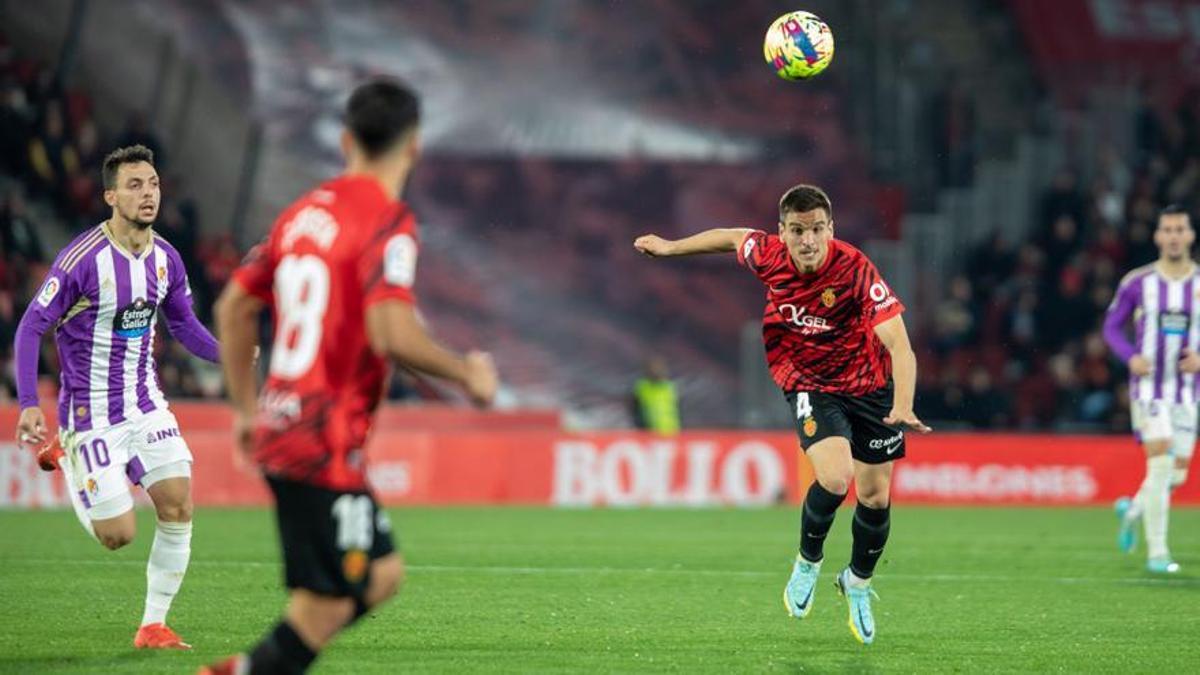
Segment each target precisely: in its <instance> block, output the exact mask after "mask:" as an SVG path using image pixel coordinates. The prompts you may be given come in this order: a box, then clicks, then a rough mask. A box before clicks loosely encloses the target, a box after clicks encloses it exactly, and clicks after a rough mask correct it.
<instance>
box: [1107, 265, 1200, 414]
mask: <svg viewBox="0 0 1200 675" xmlns="http://www.w3.org/2000/svg"><path fill="white" fill-rule="evenodd" d="M1198 295H1200V270H1198V269H1197V267H1196V266H1195V265H1193V266H1192V271H1191V272H1190V273H1188V274H1187V276H1185V277H1183V278H1181V279H1168V278H1167V277H1165V276H1163V274H1162V273H1161V272H1159V270H1158V266H1157V265H1146V266H1143V267H1139V268H1137V269H1135V270H1133V271H1132V272H1130V273H1129V274H1127V275H1125V278H1124V279H1122V280H1121V285H1120V286H1119V287H1118V288H1117V294H1116V297H1114V298H1113V301H1112V304H1110V305H1109V307H1108V313H1107V315H1106V316H1105V318H1104V339H1105V340H1106V341H1107V342H1108V344H1109V346H1110V347H1111V348H1112V350H1113V352H1114V353H1116V355H1117V356H1118V357H1119V358H1120V359H1121V360H1122V361H1126V362H1128V361H1129V359H1130V358H1132V357H1133V356H1134V355H1137V354H1141V355H1142V356H1144V357H1145V358H1146V359H1147V360H1149V362H1150V366H1151V371H1152V372H1151V373H1150V374H1149V375H1146V376H1144V377H1137V376H1134V375H1132V374H1130V377H1129V382H1130V385H1129V397H1130V399H1131V400H1134V401H1164V402H1167V403H1183V404H1192V403H1195V402H1196V398H1197V397H1196V384H1197V382H1196V374H1195V373H1185V372H1183V371H1182V370H1180V369H1179V359H1180V357H1181V356H1182V353H1183V350H1184V349H1185V348H1187V349H1190V350H1193V351H1195V350H1197V349H1200V302H1198V300H1200V298H1198V297H1197V296H1198ZM1130 318H1132V319H1133V341H1132V342H1130V340H1129V338H1128V337H1127V335H1126V332H1125V328H1126V325H1127V323H1128V322H1129V319H1130Z"/></svg>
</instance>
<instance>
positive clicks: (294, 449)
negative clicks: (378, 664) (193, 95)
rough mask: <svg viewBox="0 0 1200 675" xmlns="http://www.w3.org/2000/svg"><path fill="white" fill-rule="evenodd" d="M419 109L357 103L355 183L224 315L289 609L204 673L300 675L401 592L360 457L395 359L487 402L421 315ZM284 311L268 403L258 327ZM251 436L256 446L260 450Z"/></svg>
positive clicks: (307, 206) (332, 190)
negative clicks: (412, 201)
mask: <svg viewBox="0 0 1200 675" xmlns="http://www.w3.org/2000/svg"><path fill="white" fill-rule="evenodd" d="M418 107H419V106H418V101H417V98H416V96H415V95H414V94H413V93H412V92H411V91H409V90H408V88H406V87H405V86H404V85H402V84H400V83H399V82H396V81H394V80H386V79H381V80H376V81H373V82H370V83H368V84H364V85H362V86H360V87H359V88H358V89H356V90H355V91H354V93H353V95H352V96H351V97H350V100H349V103H348V104H347V107H346V114H345V117H344V120H345V125H346V129H345V130H344V131H343V132H342V150H343V152H344V153H345V155H346V161H347V168H346V172H345V173H344V174H342V175H341V176H340V177H338V178H335V179H333V180H331V181H328V182H326V183H324V184H322V185H320V186H318V187H317V188H316V189H314V190H313V191H311V192H309V193H308V194H306V195H304V196H303V197H301V198H300V199H299V200H298V201H296V202H295V203H294V204H292V205H291V206H290V207H288V208H287V209H286V210H285V211H284V212H283V213H282V215H280V217H279V219H278V220H277V221H276V223H275V226H274V227H273V228H272V230H271V233H270V235H269V237H268V238H267V240H266V242H265V243H264V244H262V245H261V246H259V247H258V248H257V249H255V250H254V251H252V252H251V253H250V255H249V256H248V258H247V260H246V262H245V263H244V264H243V265H242V267H241V268H240V269H239V270H238V271H237V273H236V274H235V275H234V280H233V282H232V283H230V284H229V286H227V287H226V289H225V291H224V293H223V294H222V297H221V299H220V300H219V301H218V304H217V317H218V326H219V335H220V336H221V339H222V342H223V344H222V354H223V356H224V357H225V358H224V370H225V377H226V379H227V381H228V385H229V393H230V397H231V398H232V400H233V405H234V408H235V423H236V429H235V431H236V433H237V443H238V444H239V447H240V448H241V450H242V451H243V452H247V453H249V452H251V448H253V452H254V459H255V461H256V462H257V463H258V465H259V467H260V468H261V469H262V471H263V473H264V475H265V477H266V480H267V483H268V485H269V486H270V488H271V491H272V492H273V493H274V495H275V501H276V504H277V506H276V514H277V518H278V524H279V531H280V540H281V543H282V545H283V557H284V567H285V575H286V583H287V587H288V588H289V589H290V591H291V594H290V601H289V603H288V608H287V612H286V614H285V616H284V618H283V619H282V620H281V621H280V622H279V623H278V624H277V625H276V626H275V628H274V629H272V631H271V632H270V633H269V634H268V635H267V636H266V637H264V638H263V640H262V641H261V642H260V643H258V645H257V646H255V647H254V648H253V649H251V650H250V651H249V652H248V653H247V654H244V655H243V654H238V655H235V656H233V657H230V658H229V659H227V660H226V661H224V662H222V663H221V664H219V665H215V666H211V667H209V668H206V669H203V670H201V672H202V673H204V672H208V673H242V672H251V673H299V672H303V671H304V670H306V669H307V668H308V667H309V666H310V665H311V664H312V662H313V660H315V659H316V657H317V654H318V653H319V652H320V651H321V650H322V649H323V648H324V647H325V646H326V645H327V644H328V643H329V641H330V640H332V639H333V637H334V636H335V635H336V634H337V633H338V632H339V631H341V630H342V629H343V628H345V627H347V626H349V625H350V624H352V623H354V622H355V621H356V620H357V619H358V618H359V617H361V616H362V615H363V614H364V613H366V612H367V610H368V609H370V608H372V607H376V606H378V605H379V604H380V603H382V602H384V601H385V600H387V599H388V598H389V597H391V596H392V595H393V594H394V593H395V592H396V589H397V587H398V585H399V583H400V579H401V576H402V572H403V567H402V562H401V559H400V556H399V555H398V554H397V553H396V552H395V550H394V549H393V545H392V538H391V534H390V529H391V528H390V525H389V523H388V519H387V516H386V514H385V513H384V512H383V511H382V510H380V508H379V506H378V504H376V502H375V499H374V497H373V496H372V495H371V492H370V489H369V487H368V485H367V480H366V466H365V459H366V458H365V457H364V455H363V448H364V446H365V445H366V442H367V436H368V434H369V432H370V428H371V422H372V417H373V415H374V411H375V409H376V407H377V406H378V405H379V399H380V396H381V394H382V392H383V384H384V380H385V375H386V373H387V359H388V358H392V359H395V360H397V361H399V362H400V363H402V364H404V365H405V366H407V367H409V368H414V369H416V370H420V371H423V372H425V373H428V374H430V375H434V376H438V377H443V378H446V379H449V380H451V381H453V382H456V383H458V384H460V385H462V386H463V388H464V389H465V390H466V392H467V394H468V395H469V396H470V398H471V399H472V400H473V401H474V402H476V403H478V404H487V403H489V402H490V401H491V400H492V398H493V396H494V395H495V392H496V387H497V378H496V370H495V366H493V365H492V360H491V357H490V356H488V355H487V354H484V353H480V352H472V353H469V354H467V355H466V356H459V355H456V354H453V353H451V352H449V351H447V350H445V349H443V348H442V347H440V346H439V345H438V344H436V343H435V342H434V341H433V340H432V339H431V338H430V337H429V335H428V334H427V333H426V332H425V330H424V328H423V327H422V324H421V321H420V319H419V318H418V315H417V311H416V308H415V306H414V302H415V298H414V295H413V290H412V287H413V280H414V276H415V273H416V262H417V231H416V224H415V222H414V220H413V215H412V212H411V211H410V210H409V208H408V205H407V204H405V203H404V201H402V200H401V199H400V194H401V192H402V189H403V186H404V183H405V181H406V180H407V178H408V175H409V172H410V171H411V170H412V168H413V165H414V163H415V162H416V159H417V153H418V147H417V125H418V118H419V112H418ZM268 305H270V306H273V307H274V310H275V344H274V347H273V350H272V352H271V360H270V372H269V374H268V378H267V382H266V385H265V387H264V390H263V393H262V396H261V399H259V400H260V404H259V405H257V406H256V403H255V401H256V398H257V397H256V395H255V389H256V383H255V375H254V371H253V369H252V367H251V359H252V355H253V350H254V346H255V343H256V341H257V317H258V315H259V313H260V311H261V310H262V309H263V308H264V307H266V306H268ZM251 431H253V439H251Z"/></svg>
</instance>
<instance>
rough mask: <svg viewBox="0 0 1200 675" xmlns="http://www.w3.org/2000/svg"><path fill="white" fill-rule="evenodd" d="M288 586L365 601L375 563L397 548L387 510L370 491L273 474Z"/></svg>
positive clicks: (272, 488) (268, 480) (272, 489)
mask: <svg viewBox="0 0 1200 675" xmlns="http://www.w3.org/2000/svg"><path fill="white" fill-rule="evenodd" d="M267 483H268V484H269V485H270V486H271V491H272V492H274V493H275V517H276V521H277V522H278V524H279V543H280V545H281V546H282V547H283V567H284V577H285V580H286V583H287V587H288V588H303V589H305V590H309V591H312V592H313V593H319V594H321V595H330V596H335V597H350V598H355V599H357V600H362V599H363V596H364V595H365V593H366V590H367V584H368V583H369V582H370V576H371V575H370V570H371V562H372V561H374V560H376V559H378V558H382V557H383V556H385V555H387V554H389V553H392V552H393V551H395V550H396V549H395V546H393V545H392V534H391V531H392V526H391V523H390V522H389V521H388V517H387V514H386V513H384V512H383V511H382V510H381V509H380V508H379V504H377V503H376V502H375V498H374V497H372V496H371V494H370V493H368V492H339V491H337V490H330V489H328V488H323V487H318V486H316V485H310V484H308V483H299V482H296V481H290V480H285V479H282V478H277V477H272V476H268V477H267Z"/></svg>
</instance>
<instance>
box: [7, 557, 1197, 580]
mask: <svg viewBox="0 0 1200 675" xmlns="http://www.w3.org/2000/svg"><path fill="white" fill-rule="evenodd" d="M12 563H18V564H26V565H37V566H47V567H54V566H56V565H94V566H129V565H136V566H138V567H144V566H145V564H146V563H145V562H144V561H141V560H86V559H74V558H63V559H49V558H3V559H0V567H3V566H4V565H7V564H12ZM191 565H192V566H198V567H271V568H279V567H280V566H281V563H276V562H263V561H261V560H246V561H234V560H193V561H191ZM405 567H406V569H408V570H409V571H412V572H432V573H442V572H470V573H481V574H500V575H504V574H512V575H529V574H680V575H691V576H711V577H769V578H783V577H784V576H786V574H785V573H786V569H782V571H776V572H766V571H756V570H713V569H686V568H682V567H679V568H663V567H520V566H502V565H406V566H405ZM880 578H882V579H904V580H910V581H945V582H963V583H974V582H981V583H1029V582H1039V581H1041V582H1044V583H1056V584H1118V585H1133V586H1200V579H1194V578H1190V577H1185V578H1175V579H1171V578H1161V579H1152V578H1139V577H1047V576H1037V575H1029V576H1014V575H1003V574H907V573H904V572H900V573H884V574H881V575H880Z"/></svg>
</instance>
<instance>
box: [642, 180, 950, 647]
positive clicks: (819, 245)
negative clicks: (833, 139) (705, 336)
mask: <svg viewBox="0 0 1200 675" xmlns="http://www.w3.org/2000/svg"><path fill="white" fill-rule="evenodd" d="M634 247H636V248H637V250H639V251H641V252H642V253H644V254H646V255H648V256H652V257H661V256H675V255H693V254H697V253H735V252H736V254H737V260H738V262H739V263H741V264H743V265H745V266H746V267H747V268H749V269H750V271H751V272H753V273H754V274H755V276H757V277H758V278H759V279H760V280H761V281H762V282H763V283H764V284H765V285H766V286H767V305H766V308H765V310H764V313H763V341H764V343H765V345H766V352H767V361H768V363H769V365H770V367H771V374H772V375H773V376H774V378H775V382H776V384H778V385H779V387H780V388H781V389H782V390H783V393H784V396H785V397H786V398H787V401H788V404H789V405H791V407H792V410H793V412H794V413H795V416H796V428H797V433H798V435H799V436H800V445H801V446H802V447H803V448H804V450H805V452H806V453H807V455H808V458H809V460H810V461H811V462H812V465H813V470H814V472H815V474H816V481H815V482H814V483H813V484H812V487H810V488H809V490H808V494H807V496H806V497H805V500H804V508H803V512H802V516H801V528H800V552H799V554H798V555H797V556H796V563H795V565H794V566H793V568H792V576H791V579H790V580H789V581H788V584H787V586H786V588H785V589H784V598H783V599H784V603H785V604H786V605H787V609H788V612H789V613H790V614H791V615H792V616H794V617H796V618H801V619H802V618H804V617H806V616H808V613H809V612H810V611H812V603H813V592H814V589H815V588H816V583H817V576H818V573H819V571H820V567H821V561H822V559H823V558H824V545H825V537H826V535H828V533H829V529H830V527H831V526H832V525H833V519H834V516H835V515H836V513H837V508H838V506H839V505H840V504H841V503H842V500H844V499H845V498H846V494H847V492H848V491H849V489H850V482H851V480H853V481H854V485H855V488H856V490H857V492H858V506H857V507H856V509H855V511H854V523H853V525H852V526H851V531H852V532H853V535H854V544H853V548H852V552H851V557H850V565H849V567H847V568H846V569H845V570H843V571H842V572H841V573H839V574H838V576H837V580H836V585H837V588H838V591H839V592H841V593H842V595H844V596H845V597H846V599H847V604H848V608H849V613H850V617H849V625H850V631H851V633H852V634H853V635H854V637H855V638H857V639H858V640H859V641H860V642H862V643H864V644H870V643H871V642H872V641H874V639H875V620H874V618H873V617H872V614H871V595H872V593H873V591H872V590H871V586H870V584H871V576H872V574H874V571H875V564H876V562H878V560H879V557H880V555H882V553H883V547H884V544H885V543H886V542H887V537H888V529H889V524H890V518H889V512H888V509H889V505H890V500H889V493H890V487H891V478H892V462H893V461H895V460H897V459H900V458H901V457H903V456H904V430H905V429H912V430H915V431H918V432H922V433H925V432H928V431H929V430H930V429H929V427H926V426H925V425H924V424H923V423H922V422H921V420H919V419H917V416H916V415H915V414H914V413H913V391H914V389H915V387H916V377H917V361H916V357H915V356H914V355H913V351H912V347H911V346H910V345H909V341H908V333H907V332H906V331H905V328H904V320H903V319H902V318H901V317H900V313H901V312H903V311H904V306H903V305H902V304H900V301H899V299H897V298H896V296H894V295H892V291H891V289H889V288H888V286H887V284H885V283H884V282H883V279H882V278H881V277H880V276H879V272H878V271H877V270H876V269H875V266H874V265H873V264H872V263H871V261H870V260H868V259H867V257H866V256H865V255H863V253H862V251H859V250H858V249H856V248H854V247H853V246H850V245H849V244H846V243H843V242H841V241H838V240H836V239H834V238H833V207H832V205H831V204H830V202H829V197H828V196H826V194H825V192H824V191H822V190H821V189H820V188H817V187H813V186H811V185H798V186H796V187H793V188H792V189H790V190H788V191H787V193H785V194H784V195H783V198H782V199H781V200H780V201H779V234H777V235H776V234H767V233H765V232H761V231H758V230H749V229H714V230H707V231H705V232H701V233H700V234H696V235H693V236H691V237H687V238H684V239H679V240H677V241H670V240H666V239H663V238H661V237H659V236H657V235H653V234H650V235H645V236H642V237H638V239H637V240H636V241H635V242H634ZM893 370H894V373H893V372H892V371H893ZM893 378H894V384H893V382H892V379H893Z"/></svg>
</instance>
